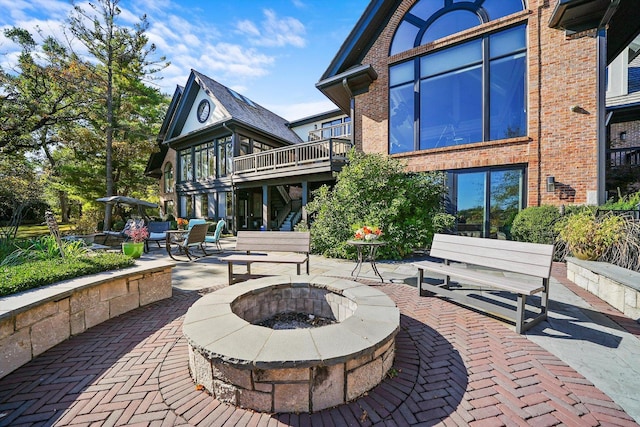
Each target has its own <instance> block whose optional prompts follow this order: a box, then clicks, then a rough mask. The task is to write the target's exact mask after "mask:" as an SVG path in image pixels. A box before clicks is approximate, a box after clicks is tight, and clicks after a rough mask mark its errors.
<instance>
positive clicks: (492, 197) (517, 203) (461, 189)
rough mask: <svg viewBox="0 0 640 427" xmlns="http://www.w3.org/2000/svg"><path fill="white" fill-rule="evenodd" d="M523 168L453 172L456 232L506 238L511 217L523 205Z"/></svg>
mask: <svg viewBox="0 0 640 427" xmlns="http://www.w3.org/2000/svg"><path fill="white" fill-rule="evenodd" d="M524 171H525V170H524V168H516V169H490V170H483V171H479V172H457V173H453V176H454V177H455V178H454V182H455V185H454V189H455V194H454V200H455V205H456V212H455V215H456V218H457V230H458V234H460V235H464V236H472V237H490V238H493V239H510V238H511V226H512V224H513V220H514V218H515V217H516V215H517V214H518V212H519V211H520V210H521V209H522V208H523V207H524V185H523V182H524Z"/></svg>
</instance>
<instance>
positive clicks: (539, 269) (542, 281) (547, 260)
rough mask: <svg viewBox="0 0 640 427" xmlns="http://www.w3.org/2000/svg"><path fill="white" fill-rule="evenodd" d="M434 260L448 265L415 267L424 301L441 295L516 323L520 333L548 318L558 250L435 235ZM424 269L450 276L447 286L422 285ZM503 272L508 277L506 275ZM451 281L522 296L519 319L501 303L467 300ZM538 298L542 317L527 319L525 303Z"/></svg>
mask: <svg viewBox="0 0 640 427" xmlns="http://www.w3.org/2000/svg"><path fill="white" fill-rule="evenodd" d="M430 255H431V256H433V257H436V258H442V259H443V260H444V263H438V262H430V261H421V262H416V263H412V264H413V265H414V266H415V267H417V268H418V276H419V277H418V289H419V293H420V296H427V295H429V294H430V293H433V294H438V295H442V296H445V297H448V298H450V299H451V300H454V301H456V302H460V303H462V304H465V305H470V306H474V307H477V308H481V309H483V310H485V311H487V312H488V313H491V314H495V315H498V316H500V317H504V318H507V319H510V320H512V321H514V322H515V325H516V332H517V333H519V334H521V333H523V332H524V331H525V330H527V329H529V328H530V327H532V326H534V325H535V324H537V323H539V322H540V321H542V320H544V319H546V318H547V305H548V302H549V277H550V276H551V264H552V262H553V245H541V244H537V243H525V242H514V241H509V240H494V239H481V238H476V237H464V236H452V235H446V234H436V235H435V236H434V239H433V245H432V246H431V252H430ZM451 261H453V262H457V263H463V264H466V266H464V265H460V264H455V265H452V264H451ZM478 267H480V268H478ZM488 269H490V270H488ZM425 270H426V271H431V272H434V273H438V274H441V275H443V276H445V279H444V283H441V284H430V283H423V282H424V271H425ZM504 272H507V273H509V274H507V275H504V274H501V273H504ZM496 273H497V274H496ZM511 273H519V274H518V275H515V274H511ZM451 277H456V278H458V279H460V280H462V281H468V282H472V283H475V284H479V285H481V286H486V287H489V288H491V289H493V290H501V291H506V292H509V293H512V294H515V295H517V302H516V309H515V318H514V311H513V309H510V308H508V307H505V306H504V305H503V304H501V303H499V302H498V301H494V300H491V299H487V298H484V299H480V298H477V296H474V295H473V294H471V295H468V294H466V293H463V292H460V291H459V290H452V289H451V288H450V278H451ZM536 294H540V307H539V313H537V315H535V316H534V317H533V318H531V319H529V320H526V319H525V317H526V316H525V306H526V298H527V296H530V295H536Z"/></svg>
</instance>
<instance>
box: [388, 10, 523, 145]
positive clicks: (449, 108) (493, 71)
mask: <svg viewBox="0 0 640 427" xmlns="http://www.w3.org/2000/svg"><path fill="white" fill-rule="evenodd" d="M444 3H445V5H444V6H442V4H438V2H433V1H430V2H427V1H426V0H422V1H420V2H418V3H416V4H415V5H414V6H413V8H412V9H411V10H410V11H409V12H408V13H407V14H406V15H405V17H404V18H403V21H402V22H401V24H400V26H399V27H398V29H397V30H396V34H395V36H394V41H393V44H392V49H391V54H395V53H399V52H403V51H405V50H408V49H411V48H413V47H415V46H419V45H421V44H424V43H428V42H431V41H433V40H436V39H439V38H442V37H444V36H447V35H449V34H454V33H456V32H459V31H461V30H464V29H466V28H471V27H473V26H476V25H479V24H481V23H484V22H488V21H489V20H491V19H496V18H499V17H502V16H505V15H508V14H511V13H514V12H517V11H520V10H522V9H523V5H522V2H521V1H520V0H515V1H514V0H505V1H495V0H494V1H492V0H485V1H476V2H458V3H452V2H444ZM526 49H527V46H526V26H525V25H520V26H517V27H512V28H508V29H506V30H502V31H499V32H495V33H492V34H487V35H484V36H482V37H479V38H476V39H473V40H470V41H467V42H464V43H460V44H456V45H454V46H451V47H448V48H445V49H441V50H438V51H435V52H432V53H429V54H426V55H423V56H420V57H415V58H412V59H411V60H409V61H405V62H402V63H398V64H394V65H392V66H391V67H390V68H389V153H390V154H394V153H403V152H408V151H415V150H428V149H433V148H440V147H447V146H452V145H461V144H470V143H474V142H481V141H491V140H497V139H505V138H513V137H518V136H524V135H526V133H527V129H526V87H525V81H526Z"/></svg>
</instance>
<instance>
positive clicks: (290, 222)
mask: <svg viewBox="0 0 640 427" xmlns="http://www.w3.org/2000/svg"><path fill="white" fill-rule="evenodd" d="M301 217H302V212H301V211H291V212H289V215H287V217H286V218H285V219H284V221H283V222H282V225H281V226H280V231H293V227H295V226H296V224H297V223H299V222H300V218H301Z"/></svg>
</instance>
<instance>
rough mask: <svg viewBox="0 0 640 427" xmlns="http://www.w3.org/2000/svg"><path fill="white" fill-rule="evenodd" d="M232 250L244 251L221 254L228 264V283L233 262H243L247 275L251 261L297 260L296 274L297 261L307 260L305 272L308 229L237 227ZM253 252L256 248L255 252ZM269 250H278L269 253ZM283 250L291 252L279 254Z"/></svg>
mask: <svg viewBox="0 0 640 427" xmlns="http://www.w3.org/2000/svg"><path fill="white" fill-rule="evenodd" d="M236 250H237V251H246V252H247V253H246V255H244V254H237V255H229V256H226V257H221V258H220V260H221V261H226V262H227V265H228V267H229V285H231V284H233V283H235V282H236V281H237V280H236V279H235V277H234V275H233V264H234V263H242V264H247V274H249V275H251V264H252V263H254V262H270V263H277V264H297V267H298V268H297V272H298V275H300V265H301V264H304V263H306V264H307V274H309V252H310V250H311V235H310V234H309V233H308V232H297V231H238V236H237V239H236ZM254 252H260V253H258V254H256V253H254ZM272 252H278V253H277V254H273V253H272ZM283 252H295V253H293V254H287V255H284V254H282V253H283Z"/></svg>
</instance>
